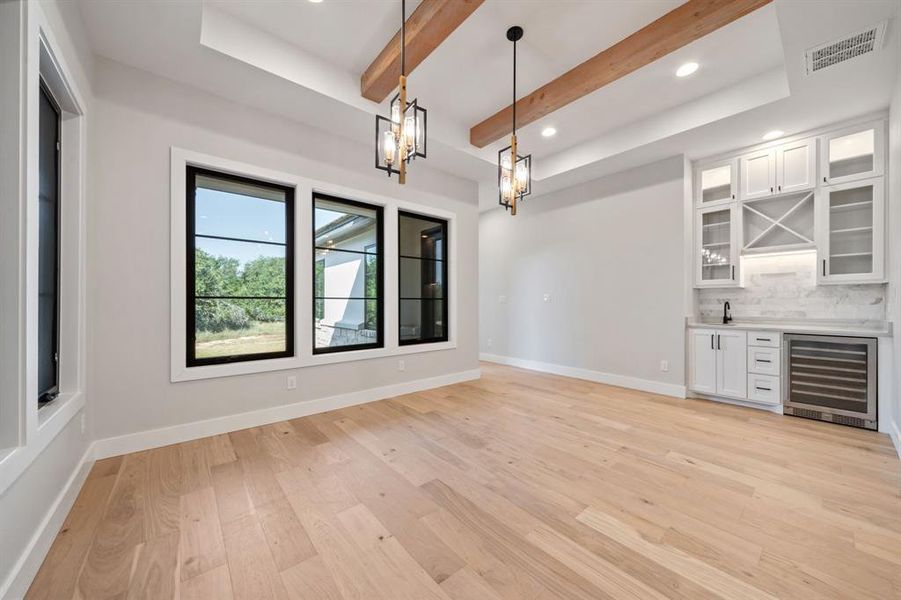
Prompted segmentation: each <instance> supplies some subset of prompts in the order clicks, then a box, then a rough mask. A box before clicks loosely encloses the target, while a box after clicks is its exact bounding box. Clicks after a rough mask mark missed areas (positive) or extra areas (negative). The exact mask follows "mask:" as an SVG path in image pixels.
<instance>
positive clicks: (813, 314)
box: [698, 252, 886, 321]
mask: <svg viewBox="0 0 901 600" xmlns="http://www.w3.org/2000/svg"><path fill="white" fill-rule="evenodd" d="M741 264H742V272H743V274H744V284H745V287H743V288H740V289H708V290H705V289H702V290H698V310H699V314H700V316H701V317H702V318H704V317H717V316H719V315H722V314H723V303H724V302H725V301H726V300H728V301H729V304H730V305H731V306H732V316H733V318H735V319H740V318H742V317H751V318H776V319H855V320H857V319H860V320H867V321H884V320H885V318H886V317H885V315H886V312H885V303H886V288H885V285H820V286H818V285H817V284H816V279H817V278H816V265H817V261H816V254H815V253H813V252H808V253H800V254H783V255H774V256H745V257H743V258H742V263H741Z"/></svg>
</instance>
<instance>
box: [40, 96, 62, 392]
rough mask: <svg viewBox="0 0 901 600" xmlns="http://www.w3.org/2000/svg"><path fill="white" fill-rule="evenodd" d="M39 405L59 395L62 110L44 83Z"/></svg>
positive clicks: (41, 124)
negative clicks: (60, 155) (60, 153)
mask: <svg viewBox="0 0 901 600" xmlns="http://www.w3.org/2000/svg"><path fill="white" fill-rule="evenodd" d="M38 121H39V124H38V138H39V141H38V154H39V158H38V179H39V185H38V405H41V404H45V403H47V402H50V401H51V400H53V399H54V398H56V396H57V395H58V394H59V304H60V301H59V288H60V285H59V263H60V255H59V241H60V238H59V229H60V227H59V226H60V205H59V203H60V193H59V188H60V186H59V183H60V181H59V152H60V110H59V106H58V105H57V103H56V101H55V100H54V99H53V97H52V96H51V95H50V92H49V91H48V90H47V88H46V87H44V82H43V81H41V98H40V108H39V116H38Z"/></svg>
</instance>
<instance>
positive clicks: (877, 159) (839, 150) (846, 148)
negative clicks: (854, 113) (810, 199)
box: [821, 121, 885, 186]
mask: <svg viewBox="0 0 901 600" xmlns="http://www.w3.org/2000/svg"><path fill="white" fill-rule="evenodd" d="M884 151H885V122H883V121H878V122H875V123H869V124H866V125H858V126H856V127H848V128H845V129H840V130H838V131H834V132H832V133H828V134H826V135H825V136H823V144H822V151H821V152H822V158H821V162H822V175H821V177H822V181H821V184H822V185H827V186H828V185H840V184H844V183H847V182H849V181H858V180H861V179H869V178H871V177H879V176H881V175H882V174H883V171H884V168H885V156H884V154H883V153H884Z"/></svg>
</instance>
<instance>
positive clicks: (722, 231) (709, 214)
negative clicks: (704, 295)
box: [694, 203, 741, 287]
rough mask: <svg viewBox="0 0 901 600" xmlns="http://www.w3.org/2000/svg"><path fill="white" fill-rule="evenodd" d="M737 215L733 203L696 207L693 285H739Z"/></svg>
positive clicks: (738, 214)
mask: <svg viewBox="0 0 901 600" xmlns="http://www.w3.org/2000/svg"><path fill="white" fill-rule="evenodd" d="M740 216H741V213H740V212H739V211H738V209H737V206H736V205H735V204H734V203H732V204H728V205H727V204H724V205H722V206H712V207H704V208H700V209H698V210H697V214H696V217H697V219H696V221H695V227H696V230H695V239H696V240H697V245H696V249H697V250H696V253H695V257H694V260H695V286H696V287H733V286H738V285H739V284H740V277H739V276H740V273H739V270H738V267H739V265H738V255H739V239H738V238H739V232H740V231H741V229H740V227H739V224H738V220H739V218H740Z"/></svg>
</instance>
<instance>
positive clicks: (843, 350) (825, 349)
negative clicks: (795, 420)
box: [782, 333, 877, 429]
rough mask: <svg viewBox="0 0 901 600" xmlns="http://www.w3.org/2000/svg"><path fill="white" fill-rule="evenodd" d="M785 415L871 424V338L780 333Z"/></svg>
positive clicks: (873, 358)
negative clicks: (781, 334) (781, 338)
mask: <svg viewBox="0 0 901 600" xmlns="http://www.w3.org/2000/svg"><path fill="white" fill-rule="evenodd" d="M783 340H784V346H785V347H784V352H783V355H784V357H785V358H784V359H783V360H784V363H785V371H784V372H785V374H786V377H785V378H784V381H785V384H784V385H785V387H784V389H783V395H782V404H783V411H784V413H785V414H787V415H793V416H796V417H805V418H808V419H819V420H821V421H829V422H832V423H840V424H842V425H850V426H852V427H863V428H865V429H876V395H877V391H876V390H877V388H876V352H877V349H876V348H877V346H876V340H875V339H873V338H856V337H835V336H825V335H801V334H794V333H788V334H785V336H783Z"/></svg>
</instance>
